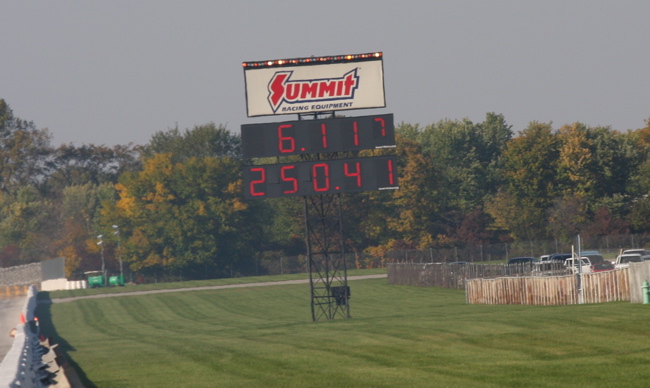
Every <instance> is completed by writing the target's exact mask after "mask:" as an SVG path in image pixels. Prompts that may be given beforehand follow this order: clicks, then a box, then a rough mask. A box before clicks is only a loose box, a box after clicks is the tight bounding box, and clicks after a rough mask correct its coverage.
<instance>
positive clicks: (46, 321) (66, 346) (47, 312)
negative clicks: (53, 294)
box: [35, 291, 97, 388]
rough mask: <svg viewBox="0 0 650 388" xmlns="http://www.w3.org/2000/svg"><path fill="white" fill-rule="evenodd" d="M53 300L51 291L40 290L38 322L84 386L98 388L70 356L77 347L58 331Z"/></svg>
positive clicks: (37, 307) (37, 308)
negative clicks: (54, 317) (53, 316)
mask: <svg viewBox="0 0 650 388" xmlns="http://www.w3.org/2000/svg"><path fill="white" fill-rule="evenodd" d="M51 307H52V300H51V299H50V293H49V292H46V291H45V292H44V291H42V292H39V293H38V306H36V314H35V315H36V316H37V317H38V322H39V324H40V330H41V333H42V334H43V335H44V336H46V337H48V338H50V342H51V343H53V344H58V345H59V347H60V348H61V350H63V351H64V352H65V355H66V359H67V361H68V362H69V363H70V365H71V366H72V367H73V368H74V370H75V371H76V372H77V376H79V378H80V379H81V382H82V383H83V386H84V387H85V388H97V386H96V385H95V384H93V382H92V381H90V380H88V377H87V376H86V373H85V372H84V371H83V370H82V369H81V368H80V367H79V365H78V364H77V363H76V362H75V361H74V359H73V358H72V357H71V356H70V352H72V351H75V350H76V349H75V348H74V346H72V345H71V344H70V343H68V341H66V340H65V338H63V337H61V336H60V335H59V333H58V332H57V331H56V327H54V324H53V323H52V312H51Z"/></svg>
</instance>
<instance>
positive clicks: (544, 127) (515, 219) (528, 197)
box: [486, 122, 559, 239]
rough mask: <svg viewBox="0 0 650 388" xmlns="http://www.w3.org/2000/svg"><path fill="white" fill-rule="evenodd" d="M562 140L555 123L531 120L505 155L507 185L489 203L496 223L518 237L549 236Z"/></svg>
mask: <svg viewBox="0 0 650 388" xmlns="http://www.w3.org/2000/svg"><path fill="white" fill-rule="evenodd" d="M558 157H559V142H558V139H557V137H556V136H555V134H554V133H553V129H552V127H551V124H544V123H538V122H531V123H530V124H529V125H528V127H526V128H525V129H524V130H523V131H522V132H521V134H520V135H519V136H518V137H516V138H514V139H512V140H510V141H509V142H508V143H507V146H506V147H505V149H504V151H503V154H502V158H503V160H502V163H503V166H502V168H501V170H500V171H501V174H502V179H503V185H502V186H501V190H500V192H499V193H498V194H496V195H495V196H493V197H492V199H490V200H489V201H488V204H487V209H486V210H487V212H488V213H489V214H490V215H491V216H492V217H493V218H494V220H495V224H494V226H495V227H496V228H498V229H503V230H507V231H509V232H510V233H511V235H512V236H513V237H514V238H515V239H539V238H542V237H544V236H545V235H546V233H545V229H546V217H545V212H546V210H547V209H548V208H550V207H551V206H552V205H553V200H554V198H555V196H556V190H557V189H556V186H557V183H556V173H557V168H556V166H557V160H558Z"/></svg>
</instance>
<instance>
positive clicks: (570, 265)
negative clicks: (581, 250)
mask: <svg viewBox="0 0 650 388" xmlns="http://www.w3.org/2000/svg"><path fill="white" fill-rule="evenodd" d="M564 265H565V266H566V267H567V269H570V270H571V271H573V273H574V274H575V273H583V274H586V273H591V261H589V258H587V257H581V258H580V260H578V259H574V258H573V257H571V258H568V259H566V260H565V261H564Z"/></svg>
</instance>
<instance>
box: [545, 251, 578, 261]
mask: <svg viewBox="0 0 650 388" xmlns="http://www.w3.org/2000/svg"><path fill="white" fill-rule="evenodd" d="M571 257H573V255H572V254H570V253H553V254H552V255H544V256H542V257H540V260H539V262H540V263H564V261H565V260H566V259H568V258H571Z"/></svg>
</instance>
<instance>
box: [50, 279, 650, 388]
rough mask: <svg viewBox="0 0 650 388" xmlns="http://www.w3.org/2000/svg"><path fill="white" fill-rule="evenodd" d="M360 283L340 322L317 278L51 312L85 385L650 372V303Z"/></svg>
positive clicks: (455, 383) (486, 383) (596, 376)
mask: <svg viewBox="0 0 650 388" xmlns="http://www.w3.org/2000/svg"><path fill="white" fill-rule="evenodd" d="M350 287H351V294H352V299H351V300H350V302H351V305H350V309H351V314H352V319H337V320H333V321H320V322H311V314H310V308H309V302H310V300H309V295H310V294H309V286H308V285H306V284H298V285H276V286H270V287H253V288H248V289H247V288H236V289H222V290H211V291H187V292H178V293H167V294H158V295H147V296H123V297H118V298H103V299H89V300H80V301H75V302H69V303H61V304H54V305H41V306H39V311H38V314H39V317H41V321H42V325H43V328H44V330H47V331H49V333H46V334H48V335H50V336H52V337H53V338H54V339H55V341H56V342H59V343H60V344H61V345H62V346H63V347H64V348H65V349H66V350H67V352H68V356H69V357H70V358H71V359H72V360H73V363H74V365H76V366H77V367H78V368H79V369H80V370H81V372H80V374H81V375H82V378H83V379H84V382H85V383H86V387H110V388H113V387H550V386H553V387H557V386H565V387H623V386H625V387H629V386H638V387H645V386H648V385H649V381H650V368H648V367H647V366H648V364H649V363H650V325H649V324H648V323H649V322H650V306H646V305H633V304H630V303H623V302H621V303H608V304H599V305H580V306H557V307H536V306H483V305H467V304H465V295H464V291H459V290H446V289H439V288H418V287H405V286H389V285H387V284H386V279H372V280H355V281H350ZM65 296H68V295H65ZM50 320H51V322H53V324H54V327H55V328H54V327H52V326H51V325H50Z"/></svg>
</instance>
